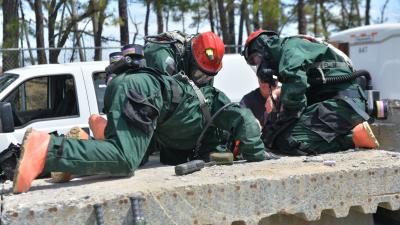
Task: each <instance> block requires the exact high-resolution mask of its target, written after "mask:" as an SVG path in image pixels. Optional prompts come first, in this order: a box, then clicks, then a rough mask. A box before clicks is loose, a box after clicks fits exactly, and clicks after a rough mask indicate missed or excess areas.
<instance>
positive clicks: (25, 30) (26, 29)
mask: <svg viewBox="0 0 400 225" xmlns="http://www.w3.org/2000/svg"><path fill="white" fill-rule="evenodd" d="M19 9H20V12H21V22H22V24H21V25H22V29H21V35H25V40H26V44H27V46H28V52H29V60H30V62H31V65H35V58H34V57H33V53H32V49H31V42H30V40H29V24H30V23H28V22H27V21H26V20H25V13H24V9H23V7H22V4H19ZM27 23H28V24H27ZM21 39H22V38H21ZM21 46H22V42H21Z"/></svg>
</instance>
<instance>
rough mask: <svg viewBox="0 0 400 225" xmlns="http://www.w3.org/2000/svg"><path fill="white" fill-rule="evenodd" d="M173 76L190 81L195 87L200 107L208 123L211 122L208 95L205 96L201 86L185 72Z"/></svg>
mask: <svg viewBox="0 0 400 225" xmlns="http://www.w3.org/2000/svg"><path fill="white" fill-rule="evenodd" d="M173 77H175V78H177V79H178V80H183V81H185V82H188V83H189V84H190V86H191V87H192V88H193V90H194V92H195V93H196V95H197V98H198V99H199V102H200V109H201V112H202V114H203V116H204V119H205V120H206V123H209V122H211V112H210V109H209V108H208V104H207V99H206V97H204V94H203V92H202V91H201V90H200V88H199V87H197V85H196V84H195V83H194V82H193V81H192V80H191V79H189V77H188V76H186V75H185V74H184V73H183V72H179V73H178V74H176V75H174V76H173Z"/></svg>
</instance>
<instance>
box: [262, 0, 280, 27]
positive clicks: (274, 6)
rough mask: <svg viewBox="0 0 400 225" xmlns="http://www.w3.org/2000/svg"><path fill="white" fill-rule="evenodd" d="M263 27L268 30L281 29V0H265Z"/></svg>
mask: <svg viewBox="0 0 400 225" xmlns="http://www.w3.org/2000/svg"><path fill="white" fill-rule="evenodd" d="M261 7H262V10H261V12H262V17H263V21H262V28H263V29H266V30H275V31H277V30H279V20H280V17H281V8H280V0H263V1H262V4H261Z"/></svg>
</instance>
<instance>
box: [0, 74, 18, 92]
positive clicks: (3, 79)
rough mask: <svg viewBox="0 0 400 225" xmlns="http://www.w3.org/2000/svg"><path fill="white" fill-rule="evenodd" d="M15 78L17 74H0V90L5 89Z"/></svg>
mask: <svg viewBox="0 0 400 225" xmlns="http://www.w3.org/2000/svg"><path fill="white" fill-rule="evenodd" d="M17 78H18V75H17V74H11V73H5V74H3V75H0V92H2V91H3V90H4V89H6V87H8V86H9V85H10V84H11V83H12V82H13V81H14V80H16V79H17Z"/></svg>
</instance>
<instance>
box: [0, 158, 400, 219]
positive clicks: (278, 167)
mask: <svg viewBox="0 0 400 225" xmlns="http://www.w3.org/2000/svg"><path fill="white" fill-rule="evenodd" d="M326 161H330V162H335V163H334V164H333V163H329V165H326V163H325V164H324V162H326ZM11 188H12V184H11V182H8V183H5V184H3V187H2V200H1V201H2V202H1V204H2V211H1V224H2V225H14V224H15V225H16V224H18V225H22V224H41V225H46V224H96V219H95V213H94V208H93V205H94V204H96V203H100V204H101V205H102V208H103V211H104V220H105V224H133V217H132V208H131V204H130V201H129V198H130V197H134V196H141V197H144V199H145V201H144V202H143V204H142V208H143V213H144V218H145V220H146V222H147V224H151V225H153V224H163V225H165V224H183V225H186V224H236V225H238V224H246V225H253V224H273V223H272V222H271V223H270V222H268V221H267V220H268V219H271V218H274V217H285V216H292V217H293V218H296V220H298V221H302V222H296V224H314V222H310V223H306V222H307V221H317V220H319V219H321V220H323V219H324V218H326V217H327V216H329V218H343V217H347V216H353V213H352V212H355V213H358V214H360V215H369V216H370V214H371V213H374V212H376V210H377V207H378V206H380V207H384V208H386V209H390V210H397V209H399V208H400V154H399V153H396V152H387V151H379V150H370V151H364V150H362V151H348V152H344V153H336V154H326V155H321V156H317V157H316V158H315V160H313V158H312V157H311V158H310V157H308V158H306V157H283V158H281V159H278V160H270V161H264V162H257V163H246V164H237V165H232V166H213V167H209V168H204V169H203V170H201V171H199V172H195V173H193V174H189V175H186V176H180V177H178V176H175V175H174V167H171V166H160V167H157V168H148V169H141V170H138V171H137V172H136V174H135V176H134V177H131V178H109V177H101V176H92V177H82V178H75V179H74V180H72V181H71V182H68V183H64V184H53V183H50V179H43V180H36V181H35V182H34V184H33V187H32V188H31V191H29V192H28V193H24V194H19V195H13V194H11ZM349 212H350V214H349ZM364 219H365V217H364ZM366 220H368V221H371V217H367V218H366ZM262 221H264V222H262ZM271 221H272V220H271ZM365 223H366V222H365ZM365 223H364V224H365ZM291 224H294V223H291ZM342 224H343V223H342ZM349 224H350V223H349Z"/></svg>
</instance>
